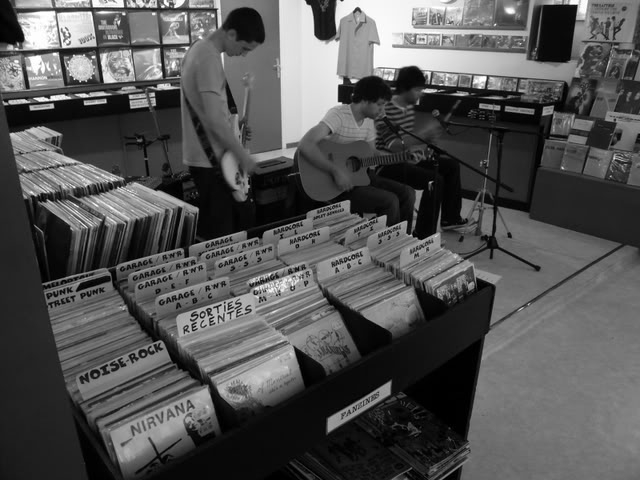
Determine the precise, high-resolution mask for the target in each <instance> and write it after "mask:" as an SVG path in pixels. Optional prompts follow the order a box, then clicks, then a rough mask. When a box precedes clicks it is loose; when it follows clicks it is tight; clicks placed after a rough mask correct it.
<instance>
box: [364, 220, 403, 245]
mask: <svg viewBox="0 0 640 480" xmlns="http://www.w3.org/2000/svg"><path fill="white" fill-rule="evenodd" d="M406 231H407V221H406V220H405V221H404V222H400V223H397V224H396V225H394V226H393V227H389V228H385V229H384V230H382V231H380V232H378V233H374V234H372V235H369V238H368V239H367V247H368V248H369V250H374V249H376V248H378V247H380V246H381V245H383V244H384V243H387V242H390V241H391V240H394V239H396V238H398V237H400V236H402V235H403V234H405V232H406Z"/></svg>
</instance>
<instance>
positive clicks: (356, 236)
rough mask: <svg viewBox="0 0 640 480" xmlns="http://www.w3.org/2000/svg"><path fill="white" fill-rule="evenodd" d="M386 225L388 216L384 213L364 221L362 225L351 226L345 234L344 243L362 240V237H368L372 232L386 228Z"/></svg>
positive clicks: (348, 243)
mask: <svg viewBox="0 0 640 480" xmlns="http://www.w3.org/2000/svg"><path fill="white" fill-rule="evenodd" d="M386 226H387V216H386V215H382V216H381V217H376V218H374V219H373V220H369V221H368V222H364V223H361V224H360V225H356V226H355V227H351V228H350V229H349V230H347V233H346V234H345V237H344V244H345V245H350V244H352V243H353V242H355V241H357V240H360V239H361V238H362V237H368V236H369V235H371V234H372V233H375V232H378V231H380V230H382V229H384V228H385V227H386Z"/></svg>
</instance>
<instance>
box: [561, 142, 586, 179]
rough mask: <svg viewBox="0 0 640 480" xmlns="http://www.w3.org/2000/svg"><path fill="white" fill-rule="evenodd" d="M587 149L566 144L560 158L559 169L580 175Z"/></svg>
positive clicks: (583, 146)
mask: <svg viewBox="0 0 640 480" xmlns="http://www.w3.org/2000/svg"><path fill="white" fill-rule="evenodd" d="M588 152H589V147H588V146H586V145H578V144H577V143H567V146H566V147H565V149H564V155H563V156H562V162H561V164H560V169H561V170H564V171H567V172H575V173H582V169H583V168H584V162H585V160H586V158H587V153H588Z"/></svg>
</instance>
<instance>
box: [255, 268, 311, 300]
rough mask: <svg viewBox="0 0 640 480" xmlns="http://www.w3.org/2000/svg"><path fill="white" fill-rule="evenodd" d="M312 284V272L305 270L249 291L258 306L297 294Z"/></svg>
mask: <svg viewBox="0 0 640 480" xmlns="http://www.w3.org/2000/svg"><path fill="white" fill-rule="evenodd" d="M314 284H315V282H314V281H313V272H312V271H311V270H305V271H303V272H300V273H294V274H293V275H288V276H286V277H283V278H281V279H280V280H275V281H273V282H269V283H264V284H262V285H258V286H257V287H254V288H253V289H252V290H251V293H252V294H253V295H254V296H255V297H256V298H257V299H258V305H261V304H263V303H266V302H268V301H269V300H272V299H274V298H280V297H282V296H283V295H289V294H291V293H294V292H298V291H300V290H302V289H303V288H307V287H310V286H311V285H314Z"/></svg>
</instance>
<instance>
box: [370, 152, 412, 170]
mask: <svg viewBox="0 0 640 480" xmlns="http://www.w3.org/2000/svg"><path fill="white" fill-rule="evenodd" d="M409 158H411V154H410V153H409V152H398V153H390V154H389V155H374V156H371V157H364V158H361V159H360V165H361V166H362V167H373V166H377V165H393V164H394V163H402V162H406V161H407V160H408V159H409Z"/></svg>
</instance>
